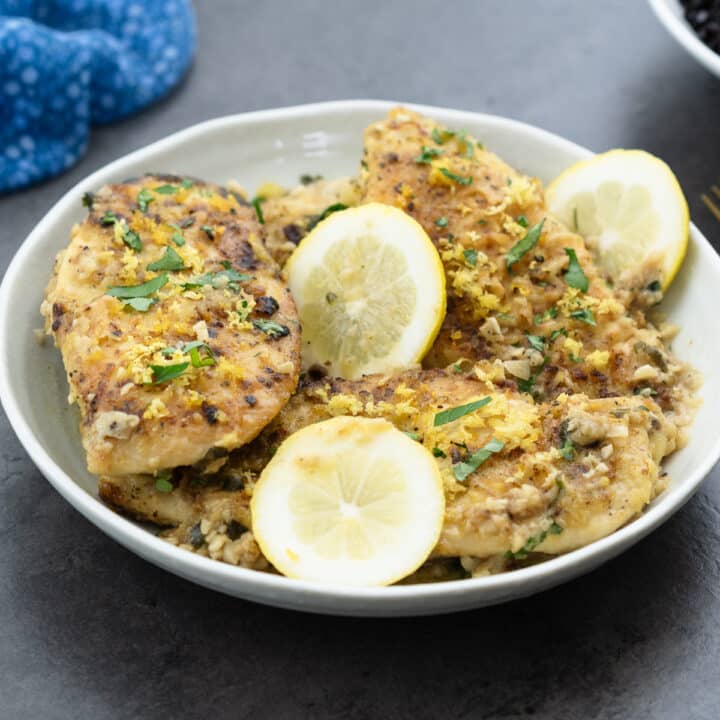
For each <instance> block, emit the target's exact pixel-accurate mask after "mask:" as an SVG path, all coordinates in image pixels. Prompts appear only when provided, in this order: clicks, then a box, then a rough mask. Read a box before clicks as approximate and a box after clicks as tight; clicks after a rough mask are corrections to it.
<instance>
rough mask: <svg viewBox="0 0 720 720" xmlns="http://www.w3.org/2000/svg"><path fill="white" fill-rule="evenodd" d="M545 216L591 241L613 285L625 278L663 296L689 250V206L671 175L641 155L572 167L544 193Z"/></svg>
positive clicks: (614, 153) (616, 153)
mask: <svg viewBox="0 0 720 720" xmlns="http://www.w3.org/2000/svg"><path fill="white" fill-rule="evenodd" d="M546 195H547V204H548V208H549V210H550V211H551V212H552V213H553V214H554V215H556V216H557V217H558V219H560V220H562V221H563V222H564V223H565V224H566V225H567V226H568V227H569V228H570V229H572V230H574V231H575V232H578V233H580V234H581V235H583V236H584V237H585V238H587V239H588V240H589V241H590V244H591V246H592V247H593V249H594V250H595V254H596V258H597V261H598V264H599V265H600V267H601V268H602V269H603V270H604V271H605V272H606V273H607V275H608V276H609V277H610V278H611V279H612V280H615V281H617V280H619V279H620V277H621V276H622V275H623V273H624V272H626V271H630V273H631V274H632V275H633V276H636V275H637V274H638V273H640V274H643V275H644V277H646V278H650V279H654V280H658V281H659V282H660V284H661V286H662V289H663V290H665V289H666V288H667V287H668V285H670V283H671V282H672V279H673V278H674V277H675V275H676V274H677V271H678V270H679V268H680V265H681V264H682V261H683V258H684V257H685V252H686V249H687V242H688V232H689V221H690V216H689V214H688V206H687V201H686V200H685V196H684V195H683V192H682V190H681V189H680V184H679V183H678V181H677V178H676V177H675V175H673V172H672V170H670V168H669V167H668V166H667V165H666V164H665V163H664V162H663V161H662V160H660V159H659V158H657V157H655V156H654V155H650V154H649V153H646V152H643V151H642V150H611V151H610V152H606V153H603V154H602V155H596V156H595V157H593V158H591V159H589V160H586V161H584V162H579V163H576V164H575V165H573V166H571V167H569V168H568V169H567V170H565V172H563V173H562V174H561V175H560V176H559V177H558V178H556V179H555V180H554V181H553V182H552V183H550V185H549V187H548V188H547V193H546Z"/></svg>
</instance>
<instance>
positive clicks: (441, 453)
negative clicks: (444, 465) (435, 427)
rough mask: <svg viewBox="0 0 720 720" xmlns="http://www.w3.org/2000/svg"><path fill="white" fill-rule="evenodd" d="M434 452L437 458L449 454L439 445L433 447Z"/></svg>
mask: <svg viewBox="0 0 720 720" xmlns="http://www.w3.org/2000/svg"><path fill="white" fill-rule="evenodd" d="M432 454H433V457H436V458H446V457H447V455H446V454H445V453H444V452H443V451H442V450H441V449H440V448H439V447H434V448H433V449H432Z"/></svg>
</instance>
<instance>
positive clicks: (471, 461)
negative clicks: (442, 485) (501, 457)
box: [453, 438, 505, 482]
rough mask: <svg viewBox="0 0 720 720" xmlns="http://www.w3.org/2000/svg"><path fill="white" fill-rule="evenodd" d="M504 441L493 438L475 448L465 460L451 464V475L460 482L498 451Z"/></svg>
mask: <svg viewBox="0 0 720 720" xmlns="http://www.w3.org/2000/svg"><path fill="white" fill-rule="evenodd" d="M504 447H505V443H504V442H502V441H500V440H495V438H493V439H492V440H491V441H490V442H489V443H487V444H486V445H484V446H483V447H481V448H480V449H479V450H476V451H475V452H474V453H473V454H472V455H471V456H470V457H469V458H468V459H467V460H465V461H463V462H460V463H457V464H456V465H453V475H454V476H455V479H456V480H457V481H458V482H462V481H463V480H465V478H467V476H468V475H470V473H473V472H475V470H477V469H478V468H479V467H480V465H482V464H483V463H484V462H485V461H486V460H487V459H488V458H489V457H490V456H491V455H493V454H494V453H497V452H500V451H501V450H502V449H503V448H504Z"/></svg>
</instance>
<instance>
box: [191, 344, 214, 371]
mask: <svg viewBox="0 0 720 720" xmlns="http://www.w3.org/2000/svg"><path fill="white" fill-rule="evenodd" d="M201 350H204V351H205V353H206V356H205V357H204V358H201V357H200V351H201ZM183 352H186V353H187V354H188V355H189V356H190V362H191V363H192V366H193V367H194V368H201V367H208V366H209V365H215V353H214V352H213V351H212V348H211V347H210V346H209V345H208V344H207V343H204V342H200V341H199V340H195V341H194V342H190V343H186V344H185V346H184V347H183Z"/></svg>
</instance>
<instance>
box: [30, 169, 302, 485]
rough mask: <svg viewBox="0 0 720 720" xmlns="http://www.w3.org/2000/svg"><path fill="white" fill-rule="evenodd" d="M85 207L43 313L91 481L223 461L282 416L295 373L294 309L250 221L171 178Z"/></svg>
mask: <svg viewBox="0 0 720 720" xmlns="http://www.w3.org/2000/svg"><path fill="white" fill-rule="evenodd" d="M86 204H87V205H89V213H88V217H87V219H86V220H85V221H84V222H82V223H81V224H80V225H77V226H75V228H74V229H73V232H72V239H71V242H70V245H69V246H68V248H67V249H66V250H63V251H62V252H61V253H60V254H59V255H58V259H57V261H56V264H55V270H54V274H53V277H52V279H51V281H50V284H49V286H48V289H47V292H46V299H45V302H44V303H43V307H42V312H43V315H44V316H45V321H46V329H47V331H48V332H49V333H50V334H52V335H53V336H54V338H55V342H56V344H57V346H58V347H59V349H60V351H61V353H62V355H63V360H64V363H65V369H66V371H67V377H68V383H69V385H70V393H71V399H73V400H75V401H77V403H78V405H79V408H80V413H81V418H82V419H81V425H80V431H81V436H82V440H83V445H84V447H85V450H86V453H87V461H88V468H89V470H90V472H92V473H96V474H110V475H123V474H129V473H157V472H158V471H163V470H166V469H168V468H174V467H177V466H180V465H193V464H195V463H198V462H202V461H205V460H208V459H211V460H215V461H216V462H221V460H218V458H221V457H222V456H223V455H225V454H227V452H228V451H229V450H231V449H233V448H235V447H238V446H240V445H243V444H244V443H246V442H249V441H250V440H252V439H253V438H254V437H255V436H256V435H257V434H258V433H259V432H260V431H261V430H262V428H263V427H264V426H265V425H266V424H267V423H268V422H269V421H270V420H272V418H273V417H274V416H275V415H276V414H277V413H278V412H279V411H280V409H281V408H282V407H283V405H284V404H285V402H286V401H287V399H288V398H289V397H290V394H291V393H292V392H293V391H294V389H295V387H296V385H297V379H298V374H299V364H300V353H299V345H300V335H299V325H298V321H297V315H296V311H295V305H294V303H293V300H292V298H291V296H290V293H289V291H288V288H287V286H286V284H285V283H284V281H282V279H281V278H280V275H279V269H278V267H277V265H276V263H275V262H274V261H273V259H272V258H271V257H270V255H269V254H268V252H267V250H266V249H265V246H264V244H263V242H262V240H261V237H260V232H261V231H260V227H259V225H258V223H257V219H256V216H255V211H254V210H253V208H252V207H249V206H248V205H247V204H245V203H244V202H243V201H241V200H239V199H238V198H237V197H235V196H233V195H232V194H231V193H228V192H227V191H225V190H224V189H222V188H219V187H217V186H214V185H210V184H207V183H204V182H201V181H198V180H188V179H183V178H180V177H173V176H160V177H158V176H146V177H143V178H140V179H139V180H136V181H132V182H127V183H123V184H118V185H110V186H107V187H104V188H102V189H101V190H100V191H99V192H97V193H96V194H95V195H93V196H86Z"/></svg>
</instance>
